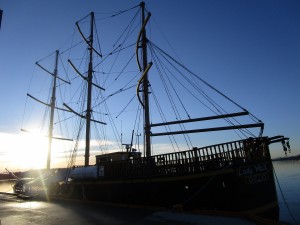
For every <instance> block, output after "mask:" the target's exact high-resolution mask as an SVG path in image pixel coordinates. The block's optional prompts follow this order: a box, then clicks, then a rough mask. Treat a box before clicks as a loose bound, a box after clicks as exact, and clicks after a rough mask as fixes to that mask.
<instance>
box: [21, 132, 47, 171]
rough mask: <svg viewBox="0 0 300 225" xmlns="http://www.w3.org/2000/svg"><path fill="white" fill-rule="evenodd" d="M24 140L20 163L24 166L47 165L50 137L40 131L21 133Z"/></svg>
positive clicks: (34, 167) (42, 166)
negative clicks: (39, 132)
mask: <svg viewBox="0 0 300 225" xmlns="http://www.w3.org/2000/svg"><path fill="white" fill-rule="evenodd" d="M21 137H22V141H21V143H23V144H22V146H21V149H20V150H19V151H18V153H19V157H18V158H19V159H18V161H19V163H21V165H23V166H24V167H28V168H32V169H38V168H44V167H45V166H46V159H47V146H48V139H47V138H45V137H43V136H41V135H40V134H38V133H25V134H22V135H21Z"/></svg>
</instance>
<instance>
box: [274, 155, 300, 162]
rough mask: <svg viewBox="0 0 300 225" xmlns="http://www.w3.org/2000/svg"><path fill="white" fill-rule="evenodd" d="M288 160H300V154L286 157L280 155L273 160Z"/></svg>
mask: <svg viewBox="0 0 300 225" xmlns="http://www.w3.org/2000/svg"><path fill="white" fill-rule="evenodd" d="M288 160H300V155H295V156H285V157H279V158H274V159H272V161H275V162H276V161H288Z"/></svg>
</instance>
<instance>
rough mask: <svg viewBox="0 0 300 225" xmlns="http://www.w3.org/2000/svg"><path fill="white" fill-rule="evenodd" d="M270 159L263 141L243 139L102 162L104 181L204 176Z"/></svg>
mask: <svg viewBox="0 0 300 225" xmlns="http://www.w3.org/2000/svg"><path fill="white" fill-rule="evenodd" d="M269 158H270V154H269V149H268V143H267V139H266V138H260V139H245V140H241V141H235V142H228V143H222V144H217V145H212V146H207V147H202V148H193V149H192V150H187V151H182V152H174V153H167V154H160V155H154V156H151V157H150V158H146V157H142V158H135V159H129V160H123V161H114V162H106V163H103V164H101V165H99V166H104V177H103V178H104V179H105V178H109V179H111V178H116V179H119V178H121V177H132V178H138V177H158V176H173V175H174V176H175V175H183V174H194V173H204V172H208V171H213V170H218V169H222V168H226V167H228V166H230V165H233V164H238V165H241V164H243V163H247V162H259V161H263V160H266V159H269Z"/></svg>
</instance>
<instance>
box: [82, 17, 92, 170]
mask: <svg viewBox="0 0 300 225" xmlns="http://www.w3.org/2000/svg"><path fill="white" fill-rule="evenodd" d="M93 33H94V13H93V12H91V28H90V38H89V52H90V61H89V70H88V77H87V82H88V93H87V105H86V133H85V155H84V166H88V165H89V158H90V137H91V135H90V133H91V114H92V80H93Z"/></svg>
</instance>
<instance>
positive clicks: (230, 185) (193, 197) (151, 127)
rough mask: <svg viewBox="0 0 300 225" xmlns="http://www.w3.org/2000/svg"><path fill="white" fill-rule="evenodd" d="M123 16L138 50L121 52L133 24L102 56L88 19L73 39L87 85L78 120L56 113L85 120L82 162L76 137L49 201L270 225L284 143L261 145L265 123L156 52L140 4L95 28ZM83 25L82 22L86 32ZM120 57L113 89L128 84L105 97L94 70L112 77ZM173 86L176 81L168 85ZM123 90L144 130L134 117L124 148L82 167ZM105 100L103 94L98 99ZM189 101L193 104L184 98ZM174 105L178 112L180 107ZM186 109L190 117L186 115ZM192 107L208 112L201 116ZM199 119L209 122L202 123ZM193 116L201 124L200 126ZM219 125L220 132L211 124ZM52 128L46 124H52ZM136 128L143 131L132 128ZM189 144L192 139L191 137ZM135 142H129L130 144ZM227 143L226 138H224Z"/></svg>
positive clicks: (92, 23)
mask: <svg viewBox="0 0 300 225" xmlns="http://www.w3.org/2000/svg"><path fill="white" fill-rule="evenodd" d="M131 11H135V12H136V14H135V16H134V17H133V19H132V20H131V22H132V21H134V20H136V19H137V18H139V17H138V15H140V18H141V21H140V22H139V23H138V24H139V25H140V27H139V28H138V32H137V36H136V37H135V39H136V42H135V43H129V44H125V43H126V42H125V40H127V38H129V37H130V36H132V33H133V30H134V29H137V28H136V26H134V25H133V24H129V25H128V26H127V27H126V28H125V29H124V32H123V33H122V34H121V35H120V37H119V39H118V40H117V42H116V44H115V45H114V46H113V48H112V50H110V51H108V52H106V53H104V50H103V49H100V48H99V46H100V45H99V44H98V42H95V36H97V35H98V33H99V31H98V30H97V29H96V27H95V22H96V21H97V20H96V19H95V15H94V13H91V14H90V15H88V16H87V17H84V18H83V19H82V20H80V21H78V22H77V23H76V27H77V29H78V31H79V34H80V35H81V36H82V38H83V42H84V43H85V44H86V45H87V54H86V57H85V59H86V60H87V63H86V64H87V67H88V68H87V70H84V72H80V70H81V69H79V68H78V67H77V65H76V63H74V62H73V61H72V60H71V59H69V60H68V62H69V65H70V66H71V67H72V68H73V69H74V71H75V73H76V74H77V75H78V77H81V78H82V79H81V80H82V81H83V83H84V85H85V86H86V89H85V90H86V92H85V95H84V102H85V104H84V105H83V107H84V108H82V109H81V111H76V110H75V109H74V108H73V107H72V106H70V104H69V103H66V102H65V103H64V104H63V105H64V107H65V110H67V111H69V113H73V115H75V116H76V117H78V118H79V119H80V121H84V122H82V123H80V125H79V126H80V130H84V129H83V127H84V125H85V133H86V134H85V153H84V159H85V160H84V165H82V166H76V163H75V157H76V155H77V153H78V149H79V147H78V146H79V141H80V140H81V139H80V137H81V136H80V135H79V133H78V135H77V138H76V137H75V138H74V139H75V147H74V150H73V153H72V154H71V157H70V161H69V164H68V167H67V169H63V170H61V171H63V174H64V179H60V182H58V180H57V179H56V181H54V180H55V179H53V180H52V181H51V182H48V189H47V195H48V196H50V197H53V198H54V197H56V198H64V199H69V198H70V199H82V200H90V201H105V202H114V203H125V204H138V205H152V206H163V207H174V206H175V207H180V208H183V209H193V210H194V209H198V210H211V211H224V212H228V211H230V212H238V213H247V214H255V215H259V216H263V217H267V218H271V219H275V220H278V218H279V206H278V200H277V194H276V187H275V182H274V176H273V165H272V161H271V156H270V151H269V145H270V144H272V143H275V142H282V144H283V146H284V149H285V150H287V149H288V148H289V144H288V138H285V137H284V136H275V137H267V136H264V135H263V129H264V124H263V123H262V122H261V121H260V120H258V119H257V118H256V117H255V116H253V115H252V114H251V113H249V112H248V111H247V110H246V109H244V108H243V107H241V106H240V105H239V104H237V103H236V102H234V101H233V100H232V99H230V98H229V97H228V96H226V95H224V94H223V93H221V92H220V91H219V90H217V89H216V88H214V87H213V86H212V85H210V84H209V83H207V82H206V81H204V80H203V79H202V78H200V77H199V76H198V75H196V74H195V73H193V72H191V71H190V70H189V69H187V68H186V67H185V66H184V65H183V64H182V63H181V62H180V61H179V60H177V59H175V58H174V57H171V56H170V55H169V54H168V53H166V52H165V51H164V50H162V49H161V48H160V47H158V46H157V45H156V44H154V42H152V40H151V39H150V38H149V37H148V36H147V34H146V29H147V28H146V27H147V25H148V23H149V19H150V17H151V14H150V13H149V12H148V11H147V10H146V8H145V4H144V3H141V4H140V5H139V6H136V7H133V8H131V9H128V10H124V11H119V12H117V13H115V14H113V15H110V16H107V17H105V18H102V19H103V20H104V19H106V18H115V17H118V16H120V15H123V14H125V13H128V12H131ZM138 13H140V14H138ZM87 20H89V21H88V23H87ZM81 24H89V25H88V26H89V36H88V37H86V36H85V34H84V33H85V31H83V30H82V27H81ZM102 32H105V31H102ZM147 32H148V30H147ZM100 36H101V35H100ZM118 41H119V42H120V43H121V44H119V43H118ZM95 43H96V44H95ZM74 46H75V44H74ZM132 46H133V47H134V46H135V51H132V53H133V52H135V55H136V61H137V65H138V71H137V74H138V76H136V74H135V72H131V74H134V76H133V75H132V76H131V75H128V73H125V72H126V70H127V66H128V64H129V62H131V60H130V61H126V60H125V59H124V58H123V57H122V56H121V52H122V50H127V49H128V48H129V47H132ZM57 54H58V53H57ZM119 54H120V55H119ZM110 56H114V57H115V58H114V59H113V60H112V61H110V63H111V64H110V66H109V68H107V67H102V64H104V63H105V62H106V61H108V57H110ZM118 57H119V58H121V62H122V66H123V67H119V68H118V69H119V71H120V72H119V73H117V75H115V76H114V77H113V79H112V80H111V81H116V80H121V79H122V80H125V81H126V80H127V84H126V85H125V86H120V87H119V89H109V88H110V86H109V85H110V84H111V83H113V82H111V83H109V81H107V80H109V79H110V78H103V79H102V81H104V82H103V83H102V84H100V82H99V83H98V81H100V80H101V78H99V77H98V75H97V74H96V73H97V72H96V68H99V67H101V68H102V72H101V73H99V74H100V75H103V76H106V75H107V77H109V76H112V74H113V73H112V72H111V69H110V68H112V66H114V65H115V61H116V60H115V59H116V58H118ZM96 58H98V62H97V63H95V62H94V60H95V59H96ZM132 58H133V57H132ZM149 59H151V61H150V60H149ZM56 62H57V60H56ZM153 68H156V69H153ZM178 68H179V69H178ZM55 71H57V67H55V70H54V73H51V74H52V75H54V77H56V74H57V72H55ZM109 71H110V72H111V73H109ZM124 74H125V75H124ZM129 74H130V73H129ZM153 74H156V75H158V78H153V77H154V75H153ZM171 78H173V79H174V80H175V81H170V79H171ZM105 79H106V80H105ZM132 81H134V82H136V83H135V85H132ZM159 81H162V83H163V84H162V85H161V86H159V88H158V89H155V88H154V86H155V85H157V84H158V82H159ZM130 82H131V83H130ZM200 84H201V85H203V86H200ZM56 86H57V84H55V83H54V85H53V89H55V87H56ZM204 87H205V88H206V89H205V88H204ZM129 89H130V90H131V89H133V90H134V91H135V92H136V96H137V100H138V101H137V103H138V105H139V106H138V110H137V111H138V113H137V115H138V116H141V117H142V118H143V123H141V122H140V120H139V119H136V118H135V121H134V122H133V123H134V125H133V127H134V128H133V129H132V133H131V135H130V136H131V140H130V143H129V144H124V143H123V140H122V137H123V136H122V134H121V135H119V136H118V135H116V136H117V138H118V139H119V143H120V144H119V146H120V147H119V150H116V149H111V150H110V149H108V150H106V152H104V153H102V154H95V163H94V164H93V165H90V162H89V157H90V151H91V140H94V139H92V138H91V136H92V134H91V127H92V125H91V124H93V123H96V124H97V125H96V126H98V127H100V128H102V127H106V126H107V125H108V124H112V119H113V117H109V119H107V118H106V117H104V116H103V115H105V116H108V115H109V114H110V113H111V112H110V111H109V110H107V109H106V107H107V106H108V105H106V100H110V99H111V98H112V97H115V95H116V94H119V93H120V94H123V93H125V92H126V91H127V90H129ZM163 89H164V90H166V92H165V93H166V95H165V96H163V94H161V92H160V91H161V90H163ZM112 90H113V91H112ZM207 90H209V91H210V92H212V93H213V95H217V96H219V97H220V98H222V99H223V100H222V101H221V102H224V101H226V102H229V103H230V104H231V105H233V106H234V107H235V108H237V109H238V110H237V111H234V112H232V111H230V112H229V110H225V109H223V108H221V106H220V104H219V103H218V102H217V101H215V100H213V99H212V98H211V97H209V96H208V94H207V93H208V91H207ZM109 91H111V92H109ZM95 92H97V93H98V94H95ZM106 92H109V93H110V94H103V93H106ZM99 93H100V94H99ZM187 94H190V96H191V97H187ZM52 96H53V95H52ZM30 97H32V96H30ZM151 97H154V101H153V102H151V100H150V98H151ZM95 98H96V99H98V103H96V104H95V103H93V100H94V99H95ZM52 99H53V100H52V103H51V104H48V106H49V107H54V108H55V107H56V106H55V104H54V102H55V97H53V98H52ZM99 99H100V100H99ZM202 99H204V100H202ZM160 100H163V103H162V105H159V104H158V102H159V101H160ZM167 100H170V102H171V104H170V105H169V106H167V103H166V102H167ZM131 101H133V100H132V99H131V100H130V101H129V102H124V100H123V99H122V100H120V101H119V102H115V103H114V105H113V107H115V106H116V105H121V106H122V107H124V105H126V103H128V104H127V105H126V106H125V107H124V109H123V110H121V111H119V112H120V114H121V113H123V112H124V111H125V108H126V107H127V106H128V105H129V104H130V103H131ZM99 105H101V106H104V107H102V109H105V112H103V114H101V116H100V117H101V119H102V121H101V119H99V120H98V119H96V118H95V117H96V115H95V111H96V109H95V107H96V106H99ZM153 105H156V112H154V110H153V111H152V110H151V106H153ZM177 105H179V106H178V108H177ZM186 105H187V106H189V107H191V108H192V113H190V111H189V110H188V109H187V107H186ZM199 106H203V107H204V108H206V109H207V110H206V111H200V110H199ZM230 109H232V108H230ZM163 110H166V111H167V112H164V111H163ZM128 111H130V110H128ZM171 111H174V113H171ZM182 112H183V113H185V117H184V116H181V113H182ZM203 112H206V113H203ZM207 112H209V113H211V114H212V115H208V113H207ZM99 114H100V113H99ZM111 114H113V113H111ZM51 115H52V114H51ZM169 115H172V118H173V119H168V118H167V116H169ZM197 115H198V116H197ZM199 115H204V116H201V117H199ZM100 117H99V118H100ZM245 117H247V118H248V117H249V118H250V119H251V121H252V123H247V122H246V123H244V121H245V120H244V119H242V121H243V122H239V118H245ZM114 118H116V117H114ZM126 118H129V117H126V116H125V120H126ZM158 118H161V119H160V120H159V119H158ZM103 121H105V122H103ZM155 121H159V122H155ZM220 121H221V122H220ZM125 122H127V121H125ZM208 122H211V123H212V124H213V126H212V127H206V124H208ZM219 122H220V124H221V125H216V124H218V123H219ZM51 123H53V117H52V122H51ZM51 123H50V124H51ZM126 124H127V123H126ZM137 124H139V126H140V127H142V128H141V129H139V128H137V127H138V125H137ZM215 125H216V126H215ZM126 126H127V125H126ZM52 129H53V125H50V130H49V134H50V135H49V136H51V137H52ZM126 129H127V127H126ZM252 129H258V134H257V135H254V134H253V133H252V131H250V130H252ZM232 130H234V131H235V132H236V133H237V134H238V136H239V138H238V140H236V141H225V142H223V141H221V143H218V144H210V145H207V146H204V147H197V146H195V145H194V144H192V142H196V143H197V144H199V143H201V142H202V141H203V142H205V143H206V139H205V138H201V134H203V135H204V133H212V132H216V133H218V134H220V132H221V131H222V132H223V133H224V134H223V133H222V134H223V136H217V137H216V138H215V139H214V140H215V141H217V139H218V138H219V137H226V135H227V133H230V131H232ZM219 131H220V132H219ZM140 133H142V134H140ZM189 135H193V138H191V137H190V136H189ZM197 135H198V136H197ZM105 136H106V133H102V137H103V139H104V137H105ZM135 136H136V137H137V138H136V140H134V139H135ZM140 136H141V137H143V144H142V145H140V144H139V137H140ZM165 136H167V137H169V140H170V142H171V144H170V145H169V146H167V145H166V144H165V142H161V146H159V145H155V144H154V141H153V139H155V138H160V137H165ZM194 136H195V137H194ZM177 137H181V138H182V139H181V141H183V142H186V143H187V146H188V147H186V148H185V149H184V150H182V149H180V150H176V148H177V147H179V148H180V147H181V146H179V145H181V144H179V142H176V141H175V138H177ZM228 137H231V133H230V135H228ZM49 143H51V142H50V141H49ZM50 145H51V144H50ZM103 145H105V146H108V144H107V143H106V142H101V144H100V146H103ZM123 146H125V148H124V147H123ZM158 147H160V150H161V149H163V150H161V153H155V152H156V148H158ZM140 148H142V151H140ZM174 149H175V150H174ZM50 151H51V150H49V156H50V155H51V154H50ZM47 167H48V168H49V169H50V158H48V163H47ZM48 177H49V176H48ZM49 180H51V179H49ZM33 183H34V182H33ZM22 185H26V184H22ZM22 185H21V186H22ZM50 187H51V188H50ZM28 189H30V188H23V187H19V189H18V192H24V194H25V193H26V191H27V190H28ZM31 189H32V188H31ZM27 193H28V192H27Z"/></svg>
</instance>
